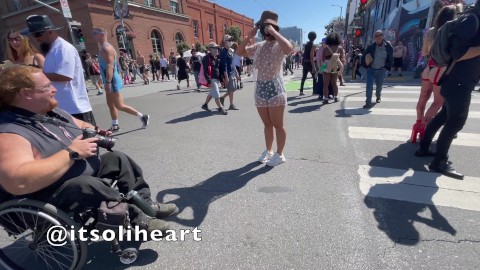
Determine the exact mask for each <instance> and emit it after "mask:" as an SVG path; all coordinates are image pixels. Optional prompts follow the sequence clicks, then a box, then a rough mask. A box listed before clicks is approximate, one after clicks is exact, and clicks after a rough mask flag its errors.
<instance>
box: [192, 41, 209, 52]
mask: <svg viewBox="0 0 480 270" xmlns="http://www.w3.org/2000/svg"><path fill="white" fill-rule="evenodd" d="M195 50H197V52H202V53H203V52H205V51H206V50H207V47H206V46H203V45H202V44H200V42H198V41H197V43H195Z"/></svg>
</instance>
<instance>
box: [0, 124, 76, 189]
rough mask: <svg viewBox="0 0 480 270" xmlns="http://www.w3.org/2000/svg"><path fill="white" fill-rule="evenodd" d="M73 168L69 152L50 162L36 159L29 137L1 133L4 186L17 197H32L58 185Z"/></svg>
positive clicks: (0, 165) (0, 180) (1, 182)
mask: <svg viewBox="0 0 480 270" xmlns="http://www.w3.org/2000/svg"><path fill="white" fill-rule="evenodd" d="M72 165H73V160H71V159H70V156H69V154H68V152H67V151H60V152H58V153H56V154H54V155H52V156H50V157H49V158H46V159H39V160H35V159H34V154H33V150H32V145H31V144H30V142H28V141H27V140H26V139H25V138H23V137H21V136H19V135H16V134H10V133H3V134H0V185H1V186H2V187H3V188H4V189H5V190H6V191H7V192H9V193H11V194H13V195H24V194H29V193H32V192H35V191H38V190H41V189H43V188H45V187H47V186H49V185H51V184H53V183H55V182H56V181H57V180H58V179H60V177H62V175H64V174H65V173H66V172H67V171H68V169H70V167H71V166H72Z"/></svg>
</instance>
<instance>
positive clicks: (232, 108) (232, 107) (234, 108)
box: [228, 104, 239, 111]
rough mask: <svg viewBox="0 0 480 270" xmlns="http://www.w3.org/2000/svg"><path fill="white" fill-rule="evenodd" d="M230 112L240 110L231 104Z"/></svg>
mask: <svg viewBox="0 0 480 270" xmlns="http://www.w3.org/2000/svg"><path fill="white" fill-rule="evenodd" d="M228 110H234V111H238V110H239V109H238V108H237V106H235V105H233V104H231V105H230V107H228Z"/></svg>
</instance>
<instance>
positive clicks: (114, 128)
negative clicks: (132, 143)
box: [108, 125, 120, 133]
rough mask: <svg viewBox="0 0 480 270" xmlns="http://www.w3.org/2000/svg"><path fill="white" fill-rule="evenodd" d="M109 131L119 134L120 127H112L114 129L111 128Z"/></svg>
mask: <svg viewBox="0 0 480 270" xmlns="http://www.w3.org/2000/svg"><path fill="white" fill-rule="evenodd" d="M108 131H111V132H112V133H115V132H119V131H120V127H119V126H118V125H112V127H111V128H109V129H108Z"/></svg>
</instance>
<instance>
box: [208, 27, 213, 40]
mask: <svg viewBox="0 0 480 270" xmlns="http://www.w3.org/2000/svg"><path fill="white" fill-rule="evenodd" d="M208 36H209V37H210V39H213V24H209V25H208Z"/></svg>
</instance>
